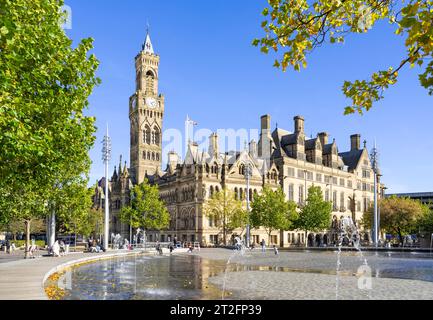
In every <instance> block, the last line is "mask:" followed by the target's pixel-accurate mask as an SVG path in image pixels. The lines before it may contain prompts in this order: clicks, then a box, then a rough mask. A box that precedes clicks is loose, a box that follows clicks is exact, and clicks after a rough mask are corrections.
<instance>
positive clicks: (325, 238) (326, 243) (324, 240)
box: [323, 234, 329, 246]
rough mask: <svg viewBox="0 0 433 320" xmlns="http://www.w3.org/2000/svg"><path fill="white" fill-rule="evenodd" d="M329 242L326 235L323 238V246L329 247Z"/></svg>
mask: <svg viewBox="0 0 433 320" xmlns="http://www.w3.org/2000/svg"><path fill="white" fill-rule="evenodd" d="M328 242H329V239H328V235H327V234H325V235H324V236H323V244H324V245H325V246H327V245H328Z"/></svg>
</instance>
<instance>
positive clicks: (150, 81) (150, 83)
mask: <svg viewBox="0 0 433 320" xmlns="http://www.w3.org/2000/svg"><path fill="white" fill-rule="evenodd" d="M154 82H155V76H154V75H153V72H152V71H147V72H146V93H149V94H154V93H155V91H154Z"/></svg>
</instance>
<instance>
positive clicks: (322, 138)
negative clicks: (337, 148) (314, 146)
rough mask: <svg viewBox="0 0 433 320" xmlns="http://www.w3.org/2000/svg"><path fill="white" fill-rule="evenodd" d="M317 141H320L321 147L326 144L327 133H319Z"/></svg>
mask: <svg viewBox="0 0 433 320" xmlns="http://www.w3.org/2000/svg"><path fill="white" fill-rule="evenodd" d="M319 140H320V143H321V144H322V147H323V146H324V145H325V144H328V133H327V132H320V133H319Z"/></svg>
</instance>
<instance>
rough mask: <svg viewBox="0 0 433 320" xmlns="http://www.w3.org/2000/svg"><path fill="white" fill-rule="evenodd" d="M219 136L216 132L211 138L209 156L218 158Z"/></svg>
mask: <svg viewBox="0 0 433 320" xmlns="http://www.w3.org/2000/svg"><path fill="white" fill-rule="evenodd" d="M218 152H219V148H218V135H217V134H216V133H215V132H214V133H212V134H211V135H210V137H209V155H210V156H211V157H212V156H218Z"/></svg>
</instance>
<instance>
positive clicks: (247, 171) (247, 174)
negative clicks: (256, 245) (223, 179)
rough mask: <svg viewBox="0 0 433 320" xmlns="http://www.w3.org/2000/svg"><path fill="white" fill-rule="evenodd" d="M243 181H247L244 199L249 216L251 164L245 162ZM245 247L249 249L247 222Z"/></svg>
mask: <svg viewBox="0 0 433 320" xmlns="http://www.w3.org/2000/svg"><path fill="white" fill-rule="evenodd" d="M244 173H245V179H246V181H247V192H246V193H247V194H246V199H247V213H248V214H249V212H250V177H251V176H252V167H251V163H249V162H246V163H245V172H244ZM246 229H247V230H246V242H247V243H246V246H247V248H249V247H250V223H249V221H248V224H247V228H246Z"/></svg>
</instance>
